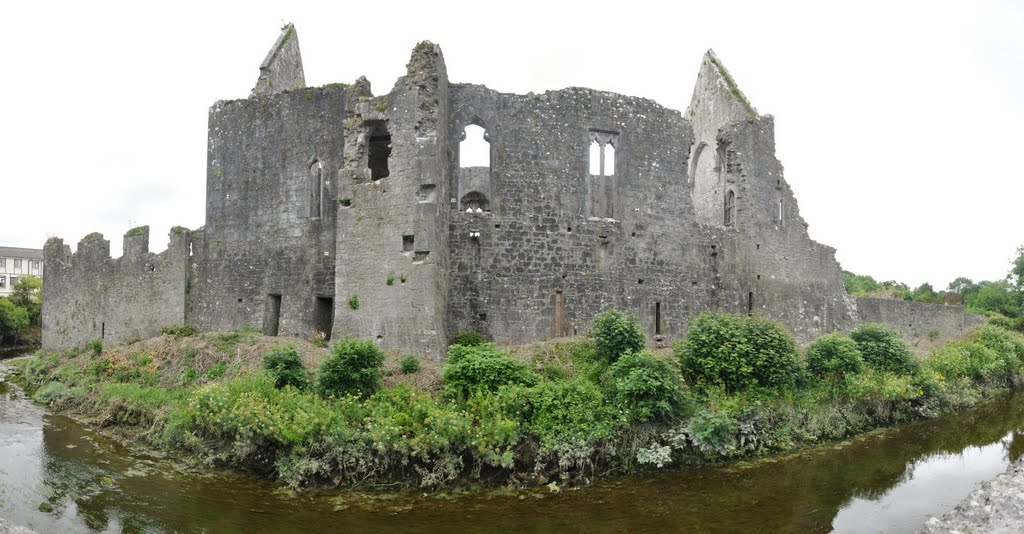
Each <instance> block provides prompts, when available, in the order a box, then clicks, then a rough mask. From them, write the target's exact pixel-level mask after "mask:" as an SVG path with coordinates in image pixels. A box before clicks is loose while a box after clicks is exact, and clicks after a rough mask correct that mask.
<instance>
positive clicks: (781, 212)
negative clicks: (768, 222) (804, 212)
mask: <svg viewBox="0 0 1024 534" xmlns="http://www.w3.org/2000/svg"><path fill="white" fill-rule="evenodd" d="M783 215H785V210H784V209H783V207H782V201H781V200H780V201H779V226H782V220H783Z"/></svg>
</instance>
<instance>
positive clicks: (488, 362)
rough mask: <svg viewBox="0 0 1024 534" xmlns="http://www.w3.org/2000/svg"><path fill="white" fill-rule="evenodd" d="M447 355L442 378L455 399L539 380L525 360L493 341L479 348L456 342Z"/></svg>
mask: <svg viewBox="0 0 1024 534" xmlns="http://www.w3.org/2000/svg"><path fill="white" fill-rule="evenodd" d="M447 358H448V363H447V364H445V366H444V372H443V374H442V378H443V380H444V387H445V392H446V393H447V394H448V395H449V396H450V397H452V398H455V399H460V400H466V399H468V398H469V397H470V396H471V395H473V394H474V393H481V392H495V391H497V390H498V388H499V387H501V386H505V385H512V384H517V385H522V386H532V385H533V384H536V383H537V375H536V374H534V373H533V371H531V370H530V367H529V366H528V365H527V364H526V363H525V362H522V361H520V360H517V359H516V358H513V357H512V356H510V355H509V354H508V352H506V351H503V350H501V349H498V348H497V347H495V346H494V344H493V343H484V344H483V345H478V346H475V347H467V346H465V345H452V347H451V348H450V349H448V357H447Z"/></svg>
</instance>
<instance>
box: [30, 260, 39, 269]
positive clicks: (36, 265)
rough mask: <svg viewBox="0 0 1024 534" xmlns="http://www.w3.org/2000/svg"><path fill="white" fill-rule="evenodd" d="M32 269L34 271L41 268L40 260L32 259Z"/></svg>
mask: <svg viewBox="0 0 1024 534" xmlns="http://www.w3.org/2000/svg"><path fill="white" fill-rule="evenodd" d="M32 270H33V271H38V270H39V260H32Z"/></svg>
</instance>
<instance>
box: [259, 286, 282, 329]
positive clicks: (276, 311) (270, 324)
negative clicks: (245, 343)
mask: <svg viewBox="0 0 1024 534" xmlns="http://www.w3.org/2000/svg"><path fill="white" fill-rule="evenodd" d="M280 325H281V295H280V294H273V293H272V294H269V295H267V298H266V300H265V301H264V304H263V335H265V336H276V335H277V332H278V328H279V327H280Z"/></svg>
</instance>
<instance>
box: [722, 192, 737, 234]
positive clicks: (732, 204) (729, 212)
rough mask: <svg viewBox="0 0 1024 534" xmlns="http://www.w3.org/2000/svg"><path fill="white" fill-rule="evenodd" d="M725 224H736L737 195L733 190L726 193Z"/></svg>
mask: <svg viewBox="0 0 1024 534" xmlns="http://www.w3.org/2000/svg"><path fill="white" fill-rule="evenodd" d="M724 223H725V225H726V226H732V225H733V224H735V223H736V193H734V192H733V191H732V190H731V189H730V190H729V191H727V192H726V193H725V217H724Z"/></svg>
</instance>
